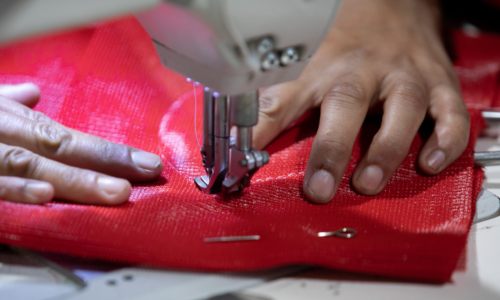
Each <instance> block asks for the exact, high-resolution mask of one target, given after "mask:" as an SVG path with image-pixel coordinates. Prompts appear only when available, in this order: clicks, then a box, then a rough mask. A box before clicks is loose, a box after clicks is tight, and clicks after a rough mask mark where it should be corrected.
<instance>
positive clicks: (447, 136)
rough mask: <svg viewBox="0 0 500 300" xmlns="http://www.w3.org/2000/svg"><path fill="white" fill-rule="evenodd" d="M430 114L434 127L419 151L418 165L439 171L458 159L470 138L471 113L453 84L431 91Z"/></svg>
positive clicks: (431, 170)
mask: <svg viewBox="0 0 500 300" xmlns="http://www.w3.org/2000/svg"><path fill="white" fill-rule="evenodd" d="M430 105H431V106H430V114H431V116H432V118H433V119H434V120H435V127H434V131H433V133H432V135H431V137H430V138H429V140H428V141H427V143H426V144H425V146H424V148H422V151H421V152H420V156H419V166H420V168H421V169H422V170H423V171H425V172H426V173H428V174H437V173H439V172H441V171H442V170H443V169H445V168H446V167H447V166H448V165H449V164H451V163H452V162H453V161H455V160H456V159H457V158H458V157H459V156H460V155H461V154H462V153H463V151H464V150H465V148H466V147H467V143H468V141H469V128H470V122H469V114H468V112H467V109H466V107H465V104H464V102H463V101H462V98H461V96H460V92H459V91H458V90H457V88H456V87H455V86H453V85H446V84H444V85H439V86H436V87H434V88H433V89H432V91H431V104H430Z"/></svg>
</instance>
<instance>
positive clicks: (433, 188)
mask: <svg viewBox="0 0 500 300" xmlns="http://www.w3.org/2000/svg"><path fill="white" fill-rule="evenodd" d="M471 39H472V38H469V37H466V36H465V35H463V34H462V33H460V32H457V33H456V34H455V36H454V41H455V46H456V52H457V65H456V68H457V72H458V74H459V76H460V78H461V82H462V86H463V90H464V96H465V98H466V100H467V101H468V104H469V105H470V108H471V109H470V111H471V120H472V132H471V140H470V144H469V146H468V148H467V150H466V151H465V153H464V154H463V155H462V156H461V157H460V158H459V159H458V160H457V161H456V162H455V163H454V164H453V165H451V166H450V167H449V168H447V169H446V170H445V171H444V172H443V173H442V174H440V175H438V176H424V175H422V174H420V173H419V171H418V170H417V168H416V159H417V156H418V151H419V149H420V148H421V146H422V144H423V142H422V141H423V136H425V133H423V134H422V135H420V136H417V137H416V138H415V140H414V142H413V145H412V147H411V151H410V153H409V155H408V157H407V158H406V160H405V161H404V162H403V164H402V165H401V167H400V168H399V169H398V170H397V171H396V173H395V174H394V176H393V177H392V179H391V180H390V182H389V184H388V185H387V188H386V189H385V190H384V191H383V192H382V193H381V194H379V195H377V196H373V197H368V196H361V195H358V194H356V193H355V192H353V191H352V189H351V187H350V185H349V178H350V175H351V174H352V172H353V170H354V167H355V165H356V162H357V161H358V160H359V159H360V157H361V155H362V153H363V151H365V149H366V146H367V144H368V142H369V140H370V136H371V135H372V134H373V128H376V125H377V124H376V123H377V122H376V121H373V122H372V121H367V124H366V126H365V127H364V128H365V129H363V130H362V132H361V133H360V136H359V139H358V142H357V143H356V146H355V148H354V152H353V158H352V161H351V163H350V164H349V167H348V170H347V173H346V175H345V176H344V179H343V181H342V184H341V186H340V189H339V191H338V193H337V195H336V196H335V198H334V200H333V201H332V202H331V203H330V204H327V205H321V206H320V205H313V204H310V203H308V202H307V201H305V200H304V197H303V194H302V192H301V187H302V180H303V176H304V172H303V171H304V168H305V166H306V161H307V157H308V155H309V151H310V148H311V143H312V138H313V136H314V132H315V130H316V127H315V126H317V121H314V120H317V118H318V116H317V114H316V113H314V112H313V113H310V114H309V116H308V117H306V119H305V120H303V122H301V123H300V124H298V125H296V126H294V127H292V128H290V129H289V130H287V131H286V132H284V133H283V134H282V135H281V136H280V137H279V138H278V139H276V140H275V141H274V142H273V144H272V145H270V146H269V148H268V150H269V151H270V152H271V154H272V155H271V161H270V163H269V164H268V165H266V166H265V167H263V168H262V169H261V170H259V171H258V172H257V173H256V174H255V176H254V177H253V180H252V183H251V185H250V186H249V187H248V189H246V190H245V191H244V193H243V194H242V195H241V196H240V197H238V198H235V199H229V200H228V199H222V198H220V197H218V196H213V195H206V194H203V193H201V192H200V191H198V190H197V189H196V188H195V186H194V184H193V179H194V177H195V176H198V175H200V174H202V173H203V168H202V166H201V158H200V154H199V147H198V145H197V142H196V138H195V134H194V132H195V130H197V131H198V132H199V133H200V132H201V115H200V114H198V117H199V118H198V119H197V120H194V118H193V115H194V107H195V106H194V103H195V101H197V106H198V111H201V110H202V94H201V88H197V89H196V91H195V92H193V86H192V85H191V84H189V83H187V82H186V80H185V79H184V78H183V77H182V76H180V75H178V74H175V73H174V72H172V71H170V70H168V69H165V68H164V67H163V66H162V65H161V64H160V62H159V59H158V58H157V56H156V54H155V52H154V49H153V46H152V44H151V42H150V40H149V37H148V36H147V34H146V33H145V32H144V31H143V30H142V28H141V27H140V26H139V24H138V23H137V22H136V21H135V20H133V19H122V20H118V21H115V22H112V23H107V24H104V25H99V26H96V27H88V28H83V29H79V30H76V31H73V32H68V33H63V34H58V35H55V36H51V37H46V38H42V39H35V40H29V41H25V42H21V43H17V44H15V45H10V46H8V47H4V48H2V49H0V82H2V83H17V82H26V81H31V82H35V83H36V84H38V85H39V86H40V87H41V90H42V99H41V102H40V103H39V104H38V105H37V107H36V109H37V110H39V111H42V112H44V113H45V114H47V115H48V116H50V117H51V118H53V119H55V120H57V121H58V122H61V123H62V124H64V125H67V126H69V127H72V128H75V129H78V130H81V131H84V132H88V133H91V134H94V135H97V136H100V137H103V138H106V139H109V140H111V141H114V142H118V143H124V144H129V145H131V146H134V147H137V148H141V149H144V150H147V151H151V152H154V153H157V154H160V155H161V157H162V159H163V162H164V166H165V169H164V171H163V173H162V179H161V180H160V181H158V182H155V183H151V184H145V185H137V186H134V189H133V194H132V197H131V199H130V201H129V202H128V203H126V204H125V205H121V206H118V207H98V206H85V205H77V204H71V203H65V202H62V201H56V202H52V203H49V204H46V205H39V206H37V205H23V204H16V203H10V202H5V201H0V212H1V213H0V243H5V244H10V245H16V246H22V247H27V248H31V249H36V250H42V251H49V252H56V253H65V254H70V255H75V256H81V257H88V258H96V259H104V260H112V261H120V262H127V263H134V264H135V263H138V264H147V265H153V266H161V267H169V268H182V269H196V270H217V271H222V270H231V271H247V270H256V269H263V268H271V267H276V266H282V265H290V264H310V265H320V266H324V267H328V268H335V269H340V270H346V271H355V272H364V273H371V274H379V275H384V276H391V277H398V278H406V279H414V280H425V281H436V282H441V281H446V280H448V279H449V278H450V276H451V274H452V272H453V270H454V269H455V267H456V265H457V261H458V259H459V257H460V254H461V253H462V251H463V249H464V246H465V244H466V240H467V235H468V231H469V228H470V225H471V220H472V216H473V213H474V207H475V199H476V197H477V195H478V192H479V189H480V186H481V182H482V176H483V175H482V172H481V170H480V169H478V168H475V167H474V163H473V155H472V154H473V145H474V142H475V139H476V137H477V133H478V131H479V129H480V127H481V126H482V121H481V119H480V117H479V114H478V109H480V108H485V107H489V106H491V105H493V104H496V103H497V102H498V101H500V97H499V94H498V90H499V89H498V86H499V81H498V74H499V62H500V54H499V53H498V51H496V52H495V51H493V50H491V51H488V50H484V49H483V48H485V49H496V50H498V49H499V47H500V38H499V37H497V36H483V37H480V38H475V39H476V40H475V41H474V43H470V41H471ZM492 45H496V47H495V46H493V47H492ZM195 94H196V95H197V97H194V95H195ZM342 227H352V228H355V229H356V230H357V231H358V234H357V236H356V237H355V238H353V239H341V238H318V237H316V233H317V232H318V231H331V230H337V229H340V228H342ZM253 234H259V235H260V236H261V239H260V240H259V241H254V242H240V243H221V244H215V243H213V244H207V243H204V242H203V239H204V238H206V237H214V236H229V235H253Z"/></svg>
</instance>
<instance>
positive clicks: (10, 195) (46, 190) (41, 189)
mask: <svg viewBox="0 0 500 300" xmlns="http://www.w3.org/2000/svg"><path fill="white" fill-rule="evenodd" d="M53 197H54V188H53V187H52V185H50V184H49V183H47V182H43V181H39V180H33V179H26V178H19V177H11V176H0V198H1V199H4V200H7V201H12V202H20V203H31V204H41V203H46V202H49V201H50V200H52V198H53Z"/></svg>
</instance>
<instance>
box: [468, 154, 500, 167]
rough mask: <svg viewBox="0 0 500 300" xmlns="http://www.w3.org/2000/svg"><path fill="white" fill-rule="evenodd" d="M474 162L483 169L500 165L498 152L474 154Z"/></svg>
mask: <svg viewBox="0 0 500 300" xmlns="http://www.w3.org/2000/svg"><path fill="white" fill-rule="evenodd" d="M474 162H475V163H476V165H480V166H483V167H485V166H497V165H500V151H484V152H474Z"/></svg>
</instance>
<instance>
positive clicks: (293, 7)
mask: <svg viewBox="0 0 500 300" xmlns="http://www.w3.org/2000/svg"><path fill="white" fill-rule="evenodd" d="M339 2H340V1H339V0H272V1H270V0H252V1H248V0H210V1H207V0H185V1H180V0H177V1H174V0H169V1H160V0H146V1H144V0H123V1H117V0H108V1H99V0H93V1H85V3H82V2H81V1H77V0H73V1H62V2H61V1H57V0H43V1H41V0H25V1H8V2H7V1H3V2H0V5H2V7H1V8H2V9H1V10H0V11H1V12H0V42H2V41H10V40H12V39H16V38H20V37H24V36H29V35H34V34H40V33H44V32H46V31H51V30H56V29H60V28H67V27H71V26H76V25H81V24H84V23H86V22H89V21H92V20H99V19H102V18H109V17H111V16H115V15H121V14H125V13H129V12H134V13H136V15H137V18H138V19H139V21H140V22H141V23H142V24H143V26H144V27H145V29H146V30H147V31H148V32H149V33H150V35H151V37H152V40H153V42H154V44H155V46H156V48H157V50H158V53H159V55H160V58H161V59H162V61H163V63H164V64H165V65H166V66H168V67H170V68H172V69H174V70H176V71H178V72H180V73H182V74H183V75H185V76H187V77H188V78H190V79H192V80H194V81H195V82H199V83H201V84H203V85H204V87H205V93H204V94H205V95H204V108H203V146H202V149H201V154H202V160H203V166H204V167H205V170H206V174H204V175H201V176H199V177H197V178H196V179H195V183H196V185H197V187H198V188H199V189H201V190H202V191H205V192H207V193H219V192H228V193H231V192H236V191H239V190H241V189H242V188H243V187H244V186H245V185H246V184H247V183H248V182H249V180H250V177H251V175H252V174H253V173H254V172H255V171H256V170H257V169H258V168H260V167H261V166H263V165H264V164H266V163H267V162H268V161H269V155H268V154H267V152H265V151H260V150H256V149H254V148H253V147H252V127H253V126H255V125H256V124H257V122H258V114H259V108H258V104H259V101H258V97H259V93H258V89H259V88H260V87H265V86H270V85H273V84H277V83H280V82H284V81H288V80H292V79H296V78H297V77H298V76H299V74H300V72H301V71H302V69H303V68H304V66H305V65H306V63H307V61H308V59H309V58H310V57H311V56H312V55H313V53H314V52H315V50H316V49H317V48H318V46H319V44H320V42H321V40H322V38H323V36H324V34H325V33H326V31H327V29H328V28H329V25H330V22H331V20H332V18H333V16H334V13H335V11H336V9H337V6H338V3H339ZM56 7H57V9H55V8H56ZM137 11H139V12H137ZM233 127H234V128H235V131H234V132H235V133H234V135H231V128H233Z"/></svg>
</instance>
